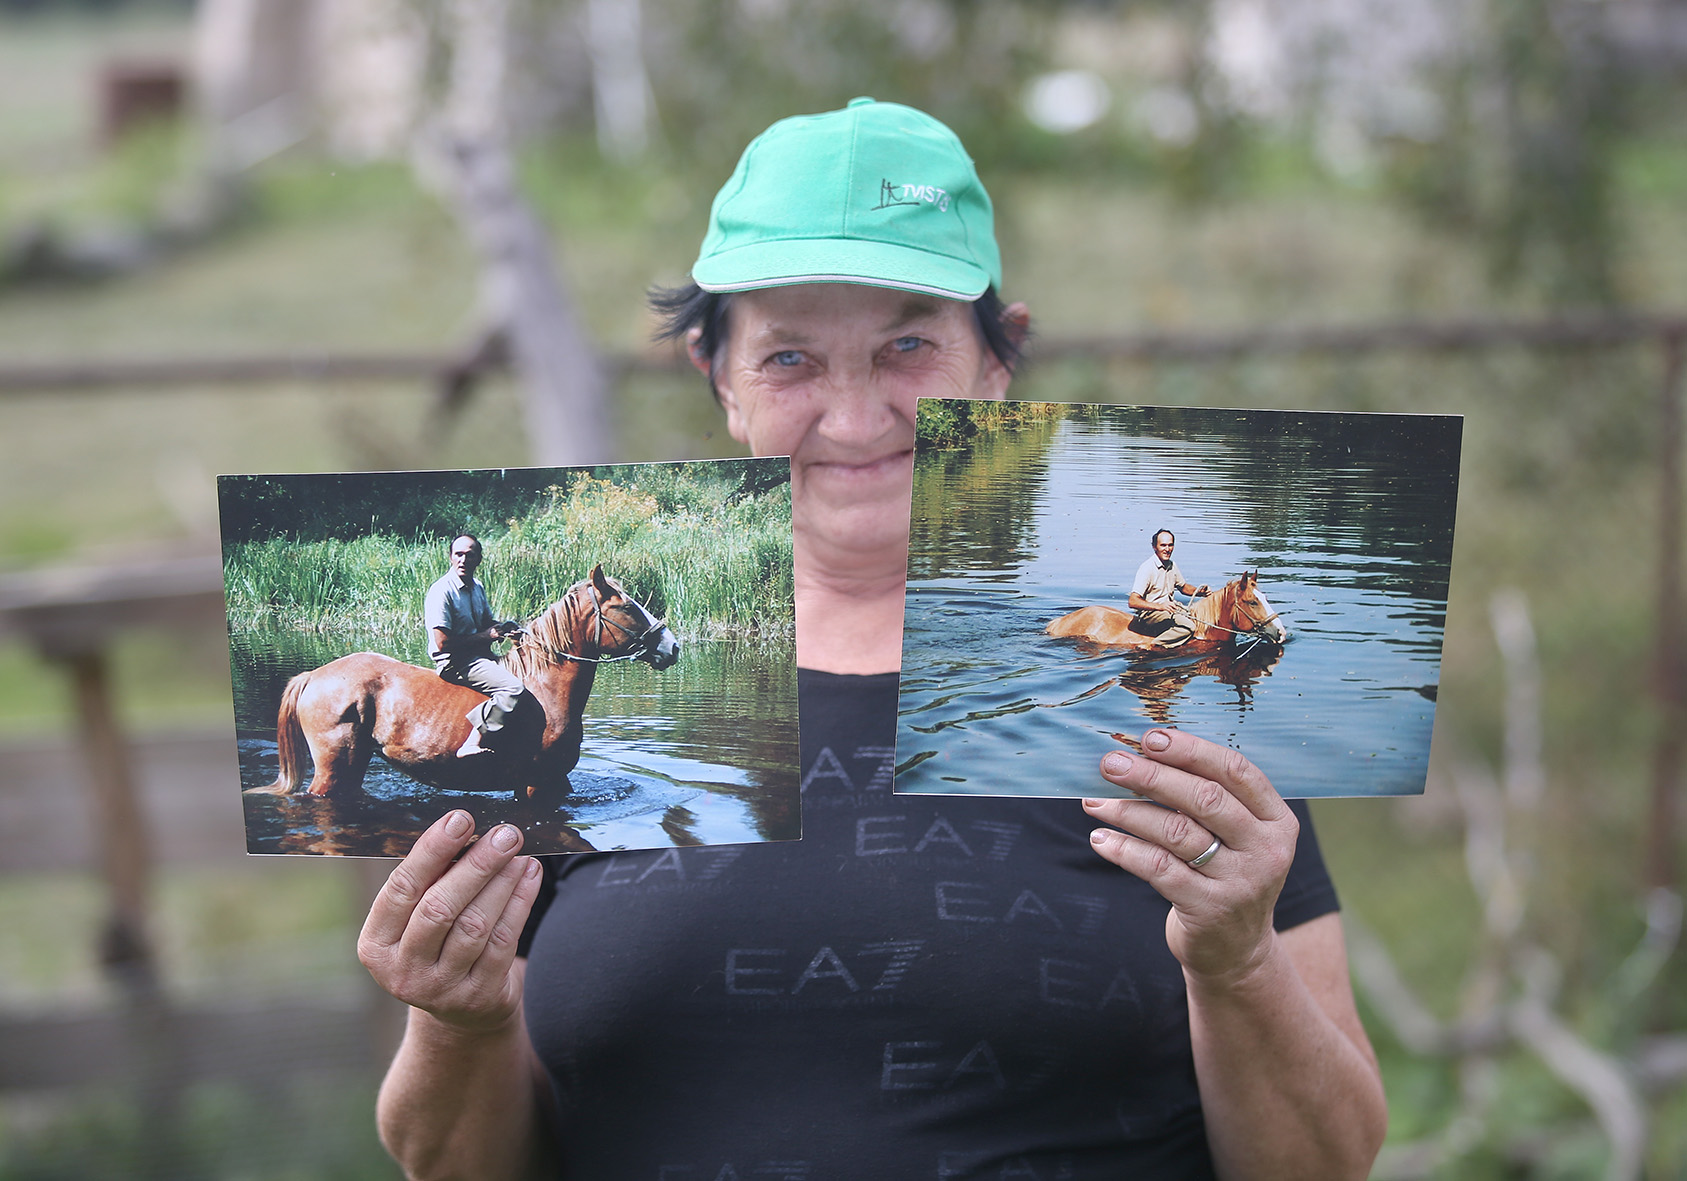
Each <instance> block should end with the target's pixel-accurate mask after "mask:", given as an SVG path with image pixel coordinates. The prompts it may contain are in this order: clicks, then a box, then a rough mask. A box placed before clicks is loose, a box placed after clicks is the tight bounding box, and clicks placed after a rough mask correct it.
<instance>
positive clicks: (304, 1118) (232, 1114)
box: [0, 1076, 399, 1181]
mask: <svg viewBox="0 0 1687 1181" xmlns="http://www.w3.org/2000/svg"><path fill="white" fill-rule="evenodd" d="M375 1081H376V1080H374V1079H358V1078H345V1077H327V1078H311V1077H309V1076H301V1077H298V1078H295V1079H292V1080H289V1081H288V1082H286V1083H284V1084H280V1085H278V1086H277V1087H275V1088H273V1089H269V1090H267V1091H266V1092H265V1093H262V1094H258V1093H254V1092H252V1091H249V1090H247V1089H245V1088H242V1087H238V1086H230V1085H219V1084H214V1083H209V1082H202V1083H197V1084H194V1085H192V1086H190V1087H189V1088H188V1089H187V1090H186V1092H185V1093H184V1094H183V1095H182V1096H181V1097H180V1098H181V1102H180V1106H179V1109H178V1110H177V1111H175V1112H174V1113H172V1114H173V1115H174V1118H173V1119H172V1120H171V1121H169V1124H168V1126H162V1127H161V1126H156V1125H154V1126H148V1125H147V1124H145V1123H144V1122H143V1119H142V1116H141V1112H140V1108H139V1107H138V1106H137V1105H136V1104H135V1103H134V1101H133V1099H132V1098H131V1097H129V1096H127V1095H124V1094H122V1093H121V1092H117V1091H114V1092H111V1093H107V1094H93V1095H88V1096H85V1097H82V1098H79V1099H76V1100H73V1101H71V1102H68V1103H60V1104H56V1105H53V1106H52V1107H50V1108H47V1109H44V1110H40V1111H37V1112H34V1113H32V1114H31V1117H30V1118H28V1119H19V1118H17V1117H16V1115H12V1116H11V1117H10V1118H7V1115H6V1113H5V1112H4V1111H0V1181H134V1179H136V1178H156V1179H158V1181H164V1179H165V1178H168V1179H169V1181H201V1179H203V1181H214V1179H220V1178H234V1177H238V1178H241V1179H242V1181H305V1179H307V1178H308V1179H310V1181H380V1179H384V1178H397V1177H398V1176H399V1171H398V1169H397V1168H396V1167H394V1165H393V1163H392V1161H391V1160H390V1159H389V1158H388V1157H387V1154H386V1152H385V1150H383V1149H382V1148H381V1145H380V1141H378V1140H377V1139H376V1137H375ZM300 1128H308V1129H309V1134H308V1135H301V1134H300Z"/></svg>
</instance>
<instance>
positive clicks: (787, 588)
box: [223, 465, 794, 640]
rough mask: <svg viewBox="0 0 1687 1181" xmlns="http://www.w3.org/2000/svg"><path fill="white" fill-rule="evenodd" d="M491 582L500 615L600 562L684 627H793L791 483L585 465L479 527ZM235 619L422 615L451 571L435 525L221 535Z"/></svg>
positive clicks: (339, 622)
mask: <svg viewBox="0 0 1687 1181" xmlns="http://www.w3.org/2000/svg"><path fill="white" fill-rule="evenodd" d="M481 540H482V542H483V544H484V545H485V548H486V560H485V564H484V565H483V566H482V567H481V571H480V578H481V581H482V582H484V583H485V584H486V589H487V595H488V598H489V599H490V600H491V603H492V609H493V611H494V613H496V614H497V615H498V616H499V617H501V618H515V619H530V618H532V617H533V616H534V615H537V614H538V613H539V612H540V611H542V610H544V608H545V607H547V606H549V605H550V604H551V603H552V602H554V601H555V600H557V599H559V598H561V597H562V595H563V593H564V592H565V591H566V590H567V589H568V587H569V586H570V585H572V584H573V583H575V582H577V581H579V580H580V579H582V578H584V577H586V575H587V574H588V573H589V572H590V570H591V568H592V566H593V565H595V564H599V563H601V564H602V566H603V569H604V572H605V573H606V574H608V575H610V576H611V577H612V578H615V579H617V580H618V581H620V582H621V583H622V585H623V586H625V587H626V589H627V591H628V593H630V594H631V595H633V596H634V597H635V598H637V599H639V600H640V601H641V602H643V603H644V604H645V605H646V606H648V607H649V608H650V609H651V610H652V611H655V612H656V613H657V614H659V615H661V616H663V617H664V618H666V620H667V621H668V623H669V625H670V626H671V627H673V628H674V629H675V631H677V632H679V633H680V634H681V635H682V636H684V637H689V638H694V639H705V638H730V637H759V638H763V639H768V640H789V639H790V638H791V636H792V635H793V634H794V621H793V614H792V606H791V601H792V600H791V595H792V581H791V496H790V486H789V485H788V484H780V485H778V486H776V487H774V488H772V489H770V490H767V491H763V492H761V493H759V494H753V495H741V494H740V493H739V491H738V486H737V484H736V483H735V482H733V481H731V480H728V479H723V478H719V477H713V476H710V475H709V474H707V472H706V471H704V472H694V471H692V470H689V469H686V468H684V467H682V466H680V465H664V466H655V465H653V466H651V467H648V468H640V469H635V470H634V471H633V473H632V478H631V479H627V478H623V479H621V480H619V481H618V480H617V479H614V478H610V479H596V478H593V477H591V476H589V475H579V476H576V477H574V478H573V479H571V480H570V481H569V483H568V485H567V486H566V488H565V487H562V486H558V487H553V488H551V489H549V490H548V491H547V492H546V494H545V496H544V497H543V498H542V499H541V502H540V504H539V505H538V507H537V508H535V509H534V510H533V511H532V512H530V513H528V514H526V515H525V516H520V517H514V518H512V519H511V520H510V521H509V523H508V526H507V528H505V529H504V530H503V531H502V532H501V533H499V534H498V535H495V536H494V535H483V536H482V538H481ZM223 568H224V580H225V584H226V588H227V594H228V617H229V628H230V630H231V631H241V630H248V629H256V628H265V627H284V628H294V629H300V630H338V629H341V628H354V627H355V628H364V629H368V630H372V631H378V632H396V631H401V630H403V629H406V628H420V627H421V626H422V622H421V612H422V597H423V595H424V594H425V593H426V591H427V588H428V586H429V585H430V584H431V583H432V582H433V581H434V580H435V579H436V578H438V577H439V576H440V575H441V574H443V573H445V571H446V568H447V563H446V546H445V545H444V544H442V543H441V542H440V541H439V539H437V538H433V537H419V536H418V537H397V536H394V535H392V534H385V533H374V534H370V535H367V536H363V537H357V538H352V539H350V540H345V541H340V540H325V541H312V542H299V541H293V540H290V539H287V538H273V537H272V538H268V539H264V540H259V541H248V542H240V543H232V544H230V545H228V546H225V547H224V554H223Z"/></svg>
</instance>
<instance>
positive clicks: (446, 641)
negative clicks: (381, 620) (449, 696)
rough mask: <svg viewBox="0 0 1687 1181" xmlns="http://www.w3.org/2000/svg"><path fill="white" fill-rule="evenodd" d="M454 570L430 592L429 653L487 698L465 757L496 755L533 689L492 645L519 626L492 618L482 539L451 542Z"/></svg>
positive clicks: (426, 616) (425, 619)
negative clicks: (481, 573)
mask: <svg viewBox="0 0 1687 1181" xmlns="http://www.w3.org/2000/svg"><path fill="white" fill-rule="evenodd" d="M450 553H451V569H450V571H449V572H448V573H446V574H445V575H443V576H442V577H441V578H440V579H439V580H438V581H437V582H435V583H434V584H433V585H432V586H430V587H429V588H428V594H427V599H426V600H425V601H424V603H423V607H422V623H423V625H424V626H426V628H427V629H428V655H429V656H431V657H433V663H434V667H435V668H436V669H438V670H439V675H440V676H441V677H442V678H443V679H445V680H447V681H450V682H451V683H452V684H453V685H467V686H468V687H469V688H471V689H474V690H477V691H478V692H481V693H484V694H486V697H487V700H485V701H483V702H481V703H480V704H479V705H477V706H475V707H474V708H473V709H471V710H470V711H469V712H468V719H469V724H470V725H471V726H473V727H474V728H473V729H472V730H470V731H469V737H468V741H467V742H465V743H463V745H462V746H461V747H459V748H458V750H457V757H458V758H460V759H465V758H471V757H473V756H475V755H485V754H490V753H491V752H492V749H493V746H494V745H495V744H496V742H497V737H496V736H497V735H498V734H499V733H500V732H501V731H502V730H503V729H504V723H505V721H506V720H507V719H508V718H509V716H510V715H511V714H512V713H514V712H515V710H516V709H517V708H518V707H519V706H520V704H521V699H522V695H523V694H525V693H526V692H527V686H525V685H523V684H522V683H521V680H520V679H519V678H518V677H516V675H515V674H514V673H512V672H510V671H509V670H508V669H506V668H505V667H504V666H503V665H502V664H499V663H498V661H497V659H496V658H495V657H494V656H493V655H492V645H493V644H495V643H497V642H498V641H499V640H503V639H507V638H508V637H510V636H512V635H514V634H515V633H516V632H517V631H518V630H520V629H519V626H518V625H517V624H514V623H500V622H498V621H497V620H495V619H493V618H492V608H491V607H490V606H489V605H488V604H487V601H486V588H485V587H484V586H482V585H481V583H480V580H479V579H477V578H476V577H475V576H474V573H475V571H476V570H478V569H479V568H480V563H481V559H482V556H483V551H482V549H481V545H480V539H479V538H478V537H476V536H475V535H474V534H472V533H464V534H461V535H459V536H458V537H455V538H453V539H452V541H451V548H450Z"/></svg>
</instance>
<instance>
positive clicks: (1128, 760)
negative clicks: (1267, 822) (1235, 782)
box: [1101, 731, 1259, 857]
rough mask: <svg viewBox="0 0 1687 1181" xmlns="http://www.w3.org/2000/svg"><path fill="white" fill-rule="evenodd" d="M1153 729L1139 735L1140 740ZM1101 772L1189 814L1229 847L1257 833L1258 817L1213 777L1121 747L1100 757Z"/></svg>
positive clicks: (1140, 793)
mask: <svg viewBox="0 0 1687 1181" xmlns="http://www.w3.org/2000/svg"><path fill="white" fill-rule="evenodd" d="M1153 733H1154V732H1153V731H1149V734H1145V735H1143V739H1144V741H1147V739H1148V737H1149V735H1151V734H1153ZM1101 774H1102V777H1103V778H1105V779H1106V780H1107V781H1108V782H1110V783H1113V784H1116V785H1118V786H1119V787H1124V788H1129V789H1130V790H1131V791H1134V792H1136V793H1137V794H1138V795H1141V796H1143V797H1144V798H1146V799H1149V800H1153V801H1154V802H1155V803H1156V804H1163V805H1164V806H1165V807H1167V808H1171V809H1173V810H1175V811H1178V812H1182V813H1183V814H1184V815H1186V816H1188V817H1191V818H1192V819H1194V820H1195V821H1196V822H1198V823H1199V824H1200V825H1201V826H1202V827H1204V828H1205V829H1206V830H1207V831H1208V832H1209V833H1211V834H1212V836H1216V837H1218V838H1219V839H1220V840H1222V841H1223V842H1224V843H1225V844H1227V845H1229V846H1231V847H1232V848H1241V847H1243V846H1245V845H1247V844H1249V843H1250V841H1251V839H1252V838H1253V837H1254V836H1256V835H1257V833H1256V831H1255V830H1256V828H1257V826H1258V823H1259V821H1258V819H1257V818H1256V817H1255V816H1254V814H1253V813H1252V812H1250V811H1249V810H1248V809H1247V808H1245V807H1243V806H1242V804H1241V803H1240V802H1239V801H1238V800H1237V799H1236V797H1235V796H1233V795H1231V794H1230V792H1228V791H1226V790H1225V788H1224V786H1223V785H1222V784H1220V783H1218V782H1215V781H1214V780H1211V779H1205V778H1202V777H1201V776H1199V775H1192V774H1190V773H1189V772H1187V771H1184V770H1181V769H1179V768H1177V767H1168V766H1165V765H1163V764H1161V763H1157V762H1155V761H1154V760H1152V759H1148V758H1136V757H1133V756H1131V755H1127V754H1125V753H1124V752H1123V751H1113V752H1112V753H1111V754H1109V755H1107V756H1106V757H1105V758H1103V759H1102V760H1101ZM1209 843H1210V838H1209ZM1196 852H1197V853H1198V852H1200V850H1199V849H1197V850H1196ZM1194 855H1195V854H1194V853H1191V854H1190V856H1191V857H1193V856H1194Z"/></svg>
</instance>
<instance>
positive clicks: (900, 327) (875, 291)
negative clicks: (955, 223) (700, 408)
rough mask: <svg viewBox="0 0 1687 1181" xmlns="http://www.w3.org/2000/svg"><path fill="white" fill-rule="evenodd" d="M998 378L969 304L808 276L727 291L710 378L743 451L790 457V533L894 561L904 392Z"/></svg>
mask: <svg viewBox="0 0 1687 1181" xmlns="http://www.w3.org/2000/svg"><path fill="white" fill-rule="evenodd" d="M1009 315H1010V317H1014V318H1018V317H1022V316H1023V309H1022V308H1019V307H1018V306H1017V305H1016V306H1015V307H1014V308H1012V309H1010V310H1009ZM1010 377H1011V374H1010V373H1009V372H1008V370H1007V369H1006V368H1005V367H1004V366H1003V365H1002V363H1001V362H1000V361H998V360H997V359H996V357H995V355H994V354H993V353H991V352H990V351H989V349H987V348H986V347H985V346H984V343H983V341H982V340H980V338H979V335H978V329H977V326H976V325H975V323H974V320H973V311H972V307H971V305H969V304H965V303H959V302H956V301H954V300H948V299H939V298H937V297H935V296H929V295H919V294H915V293H912V292H907V291H895V290H891V289H889V288H884V287H863V286H859V285H856V284H848V283H810V284H801V285H797V286H791V287H771V288H767V289H764V290H760V291H749V292H743V293H740V294H738V295H735V296H734V297H733V300H732V312H731V331H730V333H729V334H728V338H727V343H726V355H725V357H724V359H723V363H722V364H721V365H720V367H719V368H718V369H717V371H716V377H715V388H716V391H717V393H718V394H719V395H720V400H721V404H722V406H724V407H725V409H726V418H727V428H728V429H729V430H730V431H731V432H732V437H733V438H735V439H737V440H738V441H739V442H741V443H744V444H746V445H748V446H749V448H750V450H751V451H752V452H753V453H754V454H756V455H789V456H790V457H791V500H792V517H793V520H792V524H793V526H794V527H795V528H796V530H797V531H798V534H799V536H801V537H803V539H804V540H805V541H807V542H816V541H820V542H825V543H827V544H829V545H831V546H834V547H838V548H841V549H844V550H853V551H858V552H859V553H860V556H861V557H862V559H863V560H871V559H872V558H873V557H875V556H876V557H886V556H895V557H896V559H897V560H898V561H900V560H901V558H902V555H903V554H905V552H906V546H907V540H908V505H909V500H910V497H911V495H912V489H913V471H914V410H915V402H916V400H917V399H919V398H994V399H999V398H1001V397H1002V396H1003V394H1004V393H1005V392H1006V391H1007V387H1008V381H1009V379H1010Z"/></svg>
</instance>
